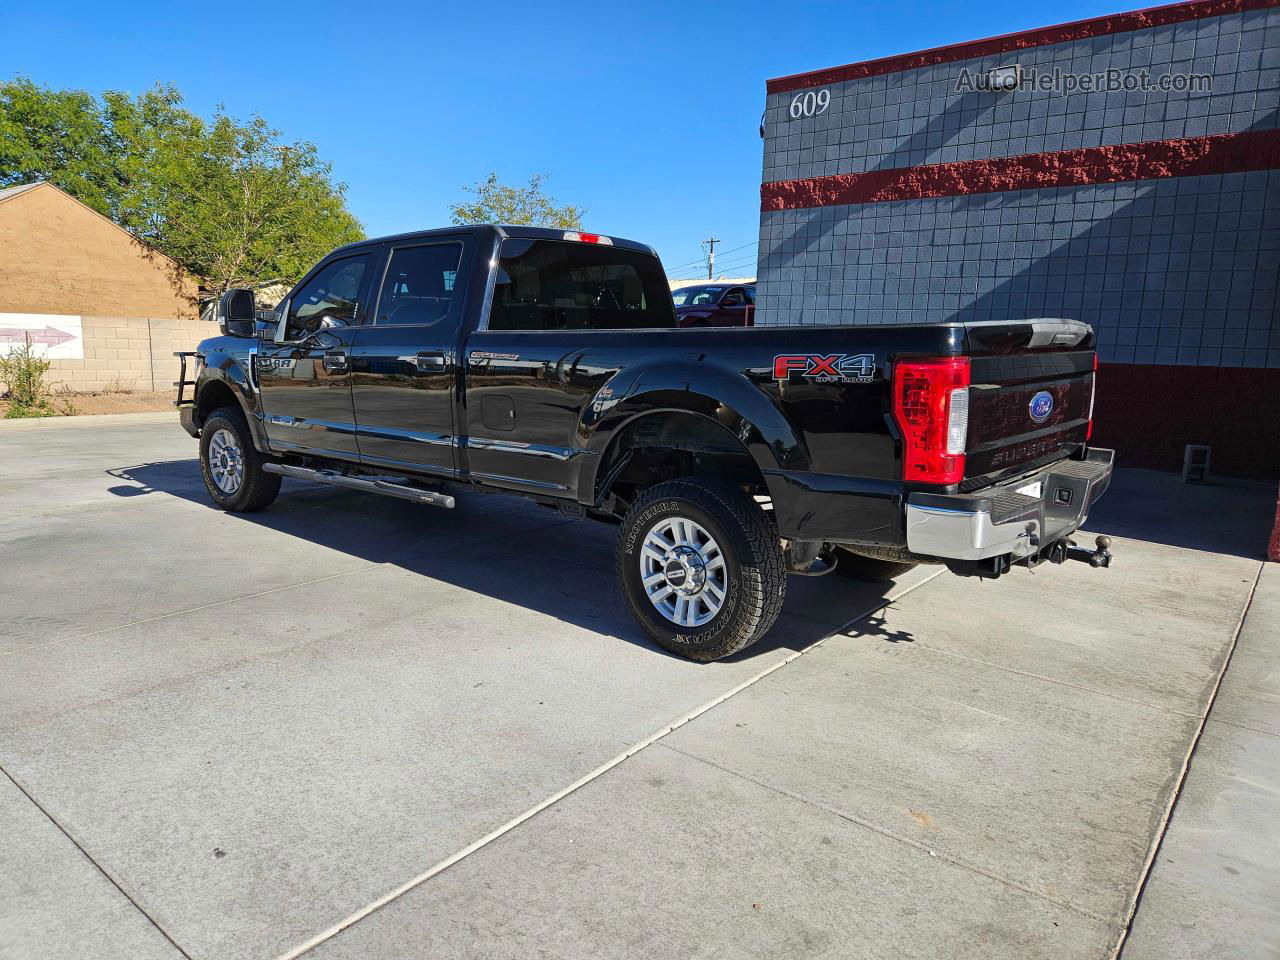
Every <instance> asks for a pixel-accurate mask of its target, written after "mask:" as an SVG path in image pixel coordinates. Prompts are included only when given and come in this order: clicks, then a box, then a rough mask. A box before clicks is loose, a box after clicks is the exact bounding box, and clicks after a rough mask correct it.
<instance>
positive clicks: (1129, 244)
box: [757, 171, 1280, 367]
mask: <svg viewBox="0 0 1280 960" xmlns="http://www.w3.org/2000/svg"><path fill="white" fill-rule="evenodd" d="M758 275H759V288H758V297H759V305H760V309H759V313H758V314H757V322H758V323H761V324H835V323H855V324H862V323H927V322H937V321H955V320H999V319H1007V318H1020V317H1035V316H1065V317H1071V318H1074V319H1077V320H1083V321H1085V322H1087V323H1090V324H1092V325H1093V327H1094V329H1095V330H1096V331H1097V333H1098V342H1099V352H1100V355H1101V357H1102V359H1103V360H1104V361H1107V362H1120V363H1190V364H1205V365H1224V366H1242V365H1243V366H1273V367H1280V321H1278V320H1277V315H1278V313H1280V303H1278V302H1277V286H1278V283H1277V278H1278V277H1280V171H1262V172H1258V173H1241V174H1228V175H1225V176H1210V177H1183V178H1175V179H1168V180H1146V181H1139V182H1134V183H1118V184H1102V185H1097V186H1089V187H1063V188H1056V189H1045V190H1019V191H1010V192H1007V193H993V194H984V195H975V196H967V197H942V198H936V199H926V200H907V201H899V202H894V203H878V204H858V205H852V206H839V207H825V208H818V209H807V210H787V211H779V212H773V213H765V214H763V215H762V219H761V230H760V262H759V270H758Z"/></svg>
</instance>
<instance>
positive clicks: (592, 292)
mask: <svg viewBox="0 0 1280 960" xmlns="http://www.w3.org/2000/svg"><path fill="white" fill-rule="evenodd" d="M668 291H669V288H668V286H667V281H666V277H665V275H664V274H663V272H662V265H661V264H660V263H659V262H658V258H657V257H656V256H654V255H653V254H650V253H642V252H640V251H638V250H626V249H619V248H617V247H613V246H606V245H604V244H598V245H597V244H590V243H576V242H573V241H568V240H527V239H518V238H510V239H507V240H504V241H502V253H501V255H500V258H499V260H498V269H497V276H496V279H495V283H494V288H493V306H492V308H491V309H490V311H489V329H490V330H627V329H635V328H638V327H674V326H675V322H676V316H675V310H674V309H673V308H672V306H671V297H670V295H669V293H668Z"/></svg>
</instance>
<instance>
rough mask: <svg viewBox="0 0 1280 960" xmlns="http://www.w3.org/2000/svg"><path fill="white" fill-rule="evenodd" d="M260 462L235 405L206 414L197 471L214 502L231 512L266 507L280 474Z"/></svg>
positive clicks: (275, 491)
mask: <svg viewBox="0 0 1280 960" xmlns="http://www.w3.org/2000/svg"><path fill="white" fill-rule="evenodd" d="M263 462H264V460H263V457H262V454H260V453H258V451H257V450H256V449H255V448H254V446H253V436H252V435H251V434H250V433H249V421H247V420H246V419H245V416H244V413H243V412H242V411H241V410H240V408H239V407H220V408H219V409H217V410H215V411H214V412H213V413H211V414H209V417H208V419H206V420H205V422H204V426H203V428H202V429H201V431H200V472H201V473H202V474H203V475H204V485H205V488H206V489H207V490H208V491H209V496H211V497H212V498H213V502H214V503H216V504H217V505H218V506H219V507H221V508H222V509H223V510H230V511H231V512H232V513H249V512H252V511H254V510H261V509H262V508H263V507H266V506H270V505H271V503H272V502H273V501H274V500H275V498H276V496H277V495H278V494H279V493H280V474H278V473H266V472H265V471H263V469H262V464H263Z"/></svg>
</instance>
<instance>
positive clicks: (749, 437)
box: [578, 361, 810, 502]
mask: <svg viewBox="0 0 1280 960" xmlns="http://www.w3.org/2000/svg"><path fill="white" fill-rule="evenodd" d="M661 412H678V413H692V414H695V415H698V416H703V417H706V418H707V419H709V420H712V421H714V422H716V423H718V424H720V426H722V427H724V428H725V429H726V430H728V431H729V432H730V433H731V434H733V435H734V436H735V437H737V438H738V440H739V441H740V442H741V443H742V445H743V446H744V447H745V448H746V450H747V452H748V453H749V454H750V455H751V458H752V459H753V460H754V461H755V462H756V465H757V466H758V467H759V468H760V470H761V472H762V473H764V475H765V477H766V481H767V482H769V483H770V484H772V480H771V479H770V478H771V475H773V474H776V473H777V472H778V471H780V470H809V469H810V458H809V449H808V447H807V446H806V445H805V443H804V439H803V437H802V436H801V435H800V433H799V432H798V431H797V430H796V429H795V428H794V427H793V426H792V425H791V423H790V422H789V421H788V420H787V418H786V416H785V415H784V414H783V413H782V411H781V410H780V409H779V408H778V406H777V405H776V404H775V403H774V402H773V399H772V398H771V397H769V396H768V394H766V393H765V392H764V391H762V390H761V389H760V388H759V387H758V386H757V385H756V384H754V383H753V382H752V381H751V380H750V379H749V377H748V376H747V375H744V374H741V373H737V372H735V371H731V370H726V369H723V368H717V367H715V366H711V365H708V364H707V363H703V362H693V361H689V362H683V363H663V364H661V365H655V366H652V367H649V368H646V369H640V370H634V371H623V373H622V374H620V375H619V376H618V377H615V378H614V379H613V380H611V381H610V382H609V383H608V384H606V385H605V386H604V387H602V388H601V389H600V390H599V391H597V392H596V395H595V397H593V398H592V401H591V402H590V403H589V404H587V406H586V408H585V410H584V412H583V416H582V418H581V420H580V422H579V430H578V437H579V441H580V443H582V445H583V446H584V447H585V448H586V449H587V450H588V451H589V452H590V453H593V454H595V456H590V457H584V458H583V461H584V462H583V475H582V476H580V477H579V486H578V491H579V499H581V500H582V501H583V502H587V501H588V500H590V499H592V498H593V497H594V493H595V489H596V479H597V478H596V472H597V470H598V469H599V466H600V464H601V463H602V462H604V461H605V454H606V453H607V452H608V449H609V445H610V444H611V443H612V442H613V441H614V440H615V439H616V438H617V437H618V435H619V434H620V433H621V432H622V431H623V430H624V429H625V428H626V427H627V426H628V424H630V423H631V422H632V421H633V420H635V419H637V418H638V417H643V416H646V415H649V414H653V413H661Z"/></svg>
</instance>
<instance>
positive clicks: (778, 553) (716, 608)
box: [616, 477, 786, 661]
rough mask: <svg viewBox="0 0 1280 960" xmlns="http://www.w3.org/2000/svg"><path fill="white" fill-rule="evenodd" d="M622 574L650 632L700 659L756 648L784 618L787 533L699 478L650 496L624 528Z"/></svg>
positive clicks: (749, 502)
mask: <svg viewBox="0 0 1280 960" xmlns="http://www.w3.org/2000/svg"><path fill="white" fill-rule="evenodd" d="M616 565H617V574H618V581H619V585H620V586H621V587H622V592H623V595H624V596H625V597H626V600H627V605H628V607H630V609H631V613H632V615H633V616H634V617H635V618H636V621H637V622H638V623H639V624H640V626H641V627H643V628H644V630H645V632H646V633H647V634H648V635H649V636H650V637H652V638H653V639H654V640H655V641H656V642H657V643H658V644H660V645H661V646H662V647H664V648H665V649H667V650H670V651H672V652H673V653H678V654H680V655H681V656H685V657H689V658H690V659H693V660H702V661H708V660H718V659H720V658H721V657H727V656H729V655H730V654H732V653H736V652H737V651H739V650H742V649H743V648H745V647H747V646H749V645H751V644H752V643H754V642H755V641H756V640H759V639H760V638H761V637H762V636H764V634H765V633H766V632H768V630H769V628H770V627H772V626H773V624H774V621H775V620H777V619H778V614H779V613H780V612H781V610H782V601H783V597H784V595H785V590H786V569H785V566H784V564H783V557H782V550H781V547H780V545H779V543H778V533H777V530H776V529H775V528H774V525H773V521H772V519H771V518H770V517H769V516H768V514H766V513H765V512H764V511H763V510H761V509H760V507H759V505H758V504H757V503H756V502H755V501H754V500H753V499H752V498H751V497H749V496H747V495H746V494H745V493H743V492H742V491H741V490H739V489H738V488H737V487H735V486H733V485H732V484H728V483H723V482H717V481H709V480H703V479H701V478H692V477H691V478H687V479H681V480H671V481H668V482H666V483H660V484H657V485H656V486H653V487H651V488H649V489H648V490H646V491H645V492H644V493H643V494H642V495H641V496H640V498H639V499H638V500H637V501H636V502H635V504H633V505H632V507H631V509H630V510H629V511H628V512H627V515H626V517H625V519H624V520H623V521H622V529H621V531H620V532H619V536H618V546H617V552H616Z"/></svg>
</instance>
